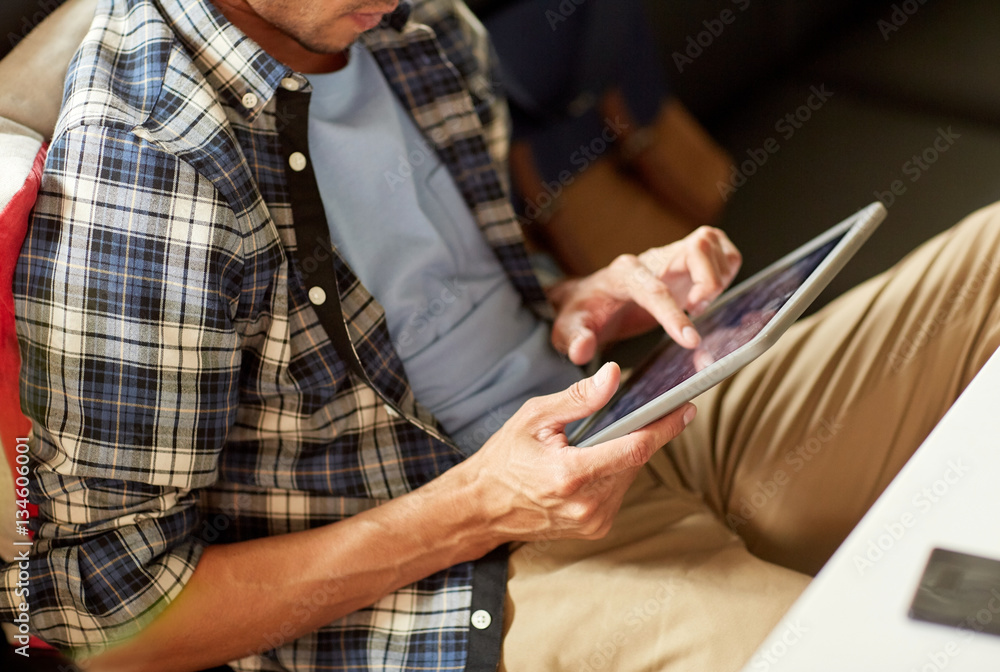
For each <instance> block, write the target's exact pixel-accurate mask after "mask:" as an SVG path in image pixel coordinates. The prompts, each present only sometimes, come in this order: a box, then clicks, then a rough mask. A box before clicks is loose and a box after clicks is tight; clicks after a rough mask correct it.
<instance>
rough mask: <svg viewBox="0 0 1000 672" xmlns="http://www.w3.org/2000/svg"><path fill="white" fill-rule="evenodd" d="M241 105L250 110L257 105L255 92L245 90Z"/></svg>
mask: <svg viewBox="0 0 1000 672" xmlns="http://www.w3.org/2000/svg"><path fill="white" fill-rule="evenodd" d="M242 103H243V107H245V108H247V109H250V110H252V109H253V108H255V107H257V94H254V93H250V92H247V93H245V94H243V100H242Z"/></svg>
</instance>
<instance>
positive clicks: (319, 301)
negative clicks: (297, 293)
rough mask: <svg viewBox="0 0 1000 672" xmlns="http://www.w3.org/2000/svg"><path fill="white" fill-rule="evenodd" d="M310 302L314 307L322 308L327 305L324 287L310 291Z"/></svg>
mask: <svg viewBox="0 0 1000 672" xmlns="http://www.w3.org/2000/svg"><path fill="white" fill-rule="evenodd" d="M309 300H310V301H311V302H312V304H313V305H314V306H322V305H323V304H324V303H326V292H325V291H323V288H322V287H313V288H311V289H310V290H309Z"/></svg>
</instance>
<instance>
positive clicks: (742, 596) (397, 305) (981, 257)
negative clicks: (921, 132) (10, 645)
mask: <svg viewBox="0 0 1000 672" xmlns="http://www.w3.org/2000/svg"><path fill="white" fill-rule="evenodd" d="M409 10H410V8H409V6H408V5H401V6H400V7H399V8H398V9H397V8H395V7H394V6H390V3H377V2H367V3H366V2H348V1H347V0H336V1H335V0H323V1H320V0H315V1H313V0H287V2H279V1H278V0H246V1H244V0H225V1H224V0H219V1H218V2H217V4H215V5H212V4H210V3H209V2H207V0H200V1H198V2H194V1H186V2H183V3H182V2H181V1H180V0H155V1H154V0H129V1H128V2H116V3H111V4H110V5H107V4H106V5H102V8H101V9H100V10H99V12H98V17H97V19H96V20H95V24H94V27H93V29H92V31H91V33H90V34H89V35H88V38H87V39H86V40H85V41H84V44H83V46H82V47H81V50H80V52H79V54H78V57H77V60H76V61H75V62H74V64H73V66H72V68H71V71H70V75H69V80H68V89H67V93H66V97H65V101H64V106H63V111H62V113H61V117H60V121H59V124H58V127H57V130H56V133H55V136H54V138H53V143H52V147H51V150H50V155H49V160H48V164H47V167H46V174H45V177H44V181H43V187H42V192H41V193H40V195H39V200H38V203H37V205H36V209H35V215H34V218H33V221H32V224H31V228H30V230H29V233H28V238H27V240H26V242H25V246H24V248H23V250H22V254H21V259H20V262H19V264H18V271H17V279H16V282H15V288H16V292H17V297H18V313H19V319H20V324H19V328H20V331H19V337H20V340H21V345H22V355H23V357H22V359H23V362H24V364H23V372H22V379H23V384H22V400H23V403H24V406H25V408H26V410H27V412H28V414H29V415H30V416H31V417H32V419H33V420H34V422H35V431H34V434H33V437H32V441H33V446H32V450H33V456H34V459H35V463H34V466H35V472H34V482H33V488H34V489H35V492H36V493H37V495H36V496H37V497H38V499H39V504H40V512H41V521H40V527H39V530H38V542H37V543H36V545H35V548H34V550H33V552H34V555H33V560H32V571H31V581H32V585H31V595H32V600H31V622H32V625H33V627H34V629H35V631H36V632H37V633H39V634H40V635H41V636H43V637H44V638H46V639H47V640H49V641H51V642H53V643H56V644H59V645H61V646H64V647H68V648H76V649H78V652H79V653H80V654H81V655H83V656H85V657H86V656H90V655H91V654H94V653H96V655H94V656H93V657H92V658H90V660H89V666H90V667H92V669H96V670H109V671H110V670H124V669H136V670H158V669H163V670H199V669H204V668H207V667H210V666H213V665H218V664H221V663H224V662H227V661H228V662H229V663H230V665H231V666H232V667H233V668H235V669H239V670H259V669H263V670H281V669H297V670H312V669H358V670H361V669H437V670H444V669H463V668H465V669H493V668H495V667H496V665H497V663H498V660H499V662H500V664H501V665H502V666H503V667H504V668H505V669H508V670H530V669H539V670H552V669H602V668H603V669H618V670H632V669H670V668H671V666H672V667H673V668H674V669H685V668H687V669H720V670H721V669H735V668H737V667H738V666H739V665H741V664H742V662H743V661H745V660H746V658H747V657H748V656H749V655H750V653H751V652H752V650H753V648H754V647H755V645H756V644H757V643H758V642H759V641H760V640H761V639H762V638H763V637H764V636H765V635H766V633H767V632H768V630H769V629H770V628H771V627H772V626H773V625H774V624H775V623H776V622H777V620H778V619H779V618H780V616H781V614H782V613H783V612H784V610H785V609H786V608H787V606H788V605H789V604H790V603H791V601H792V600H793V599H794V598H795V597H796V596H797V595H798V593H799V592H800V591H801V589H802V588H803V587H804V586H805V585H806V583H807V581H808V576H807V574H806V572H811V571H815V569H817V568H818V566H819V565H820V564H821V563H822V562H823V560H824V559H825V558H826V557H828V555H829V553H830V552H832V549H833V548H835V546H836V544H837V543H839V541H840V540H841V539H842V538H843V536H844V535H845V534H846V533H847V531H849V529H850V527H851V526H852V525H853V524H854V522H856V520H857V519H858V518H859V517H860V515H861V514H862V513H863V512H864V510H865V509H866V508H867V506H868V505H869V504H870V502H871V501H872V500H873V499H874V497H875V496H877V494H878V493H879V492H880V491H881V489H882V488H884V486H885V485H886V484H887V483H888V481H889V480H890V479H891V478H892V475H893V474H894V473H895V472H896V470H897V469H898V468H899V466H901V464H902V463H903V462H904V461H905V459H906V458H907V457H908V456H909V454H911V453H912V451H913V450H914V449H915V448H916V446H917V445H918V444H919V442H920V440H921V439H922V437H923V436H924V435H925V434H926V433H927V431H929V428H930V427H932V426H933V424H934V422H936V419H937V418H939V417H940V415H941V414H943V412H944V410H945V409H946V408H947V407H948V405H949V404H950V403H951V401H952V400H953V399H954V397H955V396H956V395H957V393H958V392H959V391H960V390H961V389H962V387H964V385H965V384H966V383H967V382H968V380H969V379H971V377H972V376H973V375H974V373H975V371H976V370H978V367H979V366H981V364H982V363H983V362H984V361H985V359H986V358H987V357H988V356H989V354H990V353H992V352H993V350H995V349H996V347H997V345H998V344H1000V316H998V315H997V308H996V303H997V301H996V299H997V296H998V295H1000V279H998V277H1000V272H998V268H1000V262H998V261H997V255H998V253H1000V243H998V241H997V237H998V235H1000V231H998V227H997V225H996V222H995V218H994V215H993V211H984V212H983V213H979V214H977V215H975V216H973V217H972V218H970V220H969V221H967V222H966V223H964V224H962V225H960V226H959V227H956V228H955V229H953V230H952V231H951V232H949V234H946V235H945V236H944V237H942V238H940V239H938V240H936V241H934V242H933V243H932V244H930V245H929V246H926V247H924V248H922V249H921V250H920V251H918V252H917V253H915V255H914V256H912V257H911V258H910V259H908V260H907V261H906V262H904V263H903V264H902V265H900V266H899V267H897V269H895V270H894V271H893V272H892V273H890V274H887V275H885V276H882V277H880V278H879V279H877V280H875V281H873V282H871V283H869V284H866V285H865V286H863V287H862V288H860V289H858V290H855V292H853V293H852V294H851V295H849V296H848V297H845V298H844V299H842V300H841V301H839V302H837V303H836V304H835V305H833V306H832V307H830V308H829V309H827V310H826V311H824V313H823V314H821V315H819V316H817V317H815V318H813V319H811V320H808V321H806V322H803V323H802V324H800V325H798V326H797V327H796V328H795V329H794V330H793V331H792V332H790V333H789V334H788V335H787V336H786V337H785V338H784V339H783V342H782V344H781V347H779V348H776V349H775V350H773V351H772V352H770V353H768V354H767V355H765V357H763V358H762V359H761V360H760V361H759V362H758V363H756V364H754V365H753V366H751V367H749V368H748V369H746V370H744V372H742V373H741V374H739V375H738V376H736V377H734V378H733V379H732V380H730V381H728V382H727V383H725V384H723V385H720V386H719V387H717V388H716V389H715V390H713V391H712V392H711V393H709V394H708V395H706V396H705V397H703V398H702V400H701V401H700V402H699V405H700V407H701V409H702V410H701V413H700V415H699V416H698V417H697V419H693V416H694V413H693V407H691V406H685V407H684V408H682V409H679V410H678V411H677V412H675V413H674V414H672V415H670V416H668V417H667V418H664V419H663V420H661V421H659V422H657V423H654V424H653V425H651V426H650V427H647V428H645V429H644V430H641V431H639V432H635V433H633V434H632V435H630V436H628V437H624V438H622V439H619V440H616V441H612V442H609V443H607V444H604V445H601V446H597V447H594V448H588V449H578V448H573V447H570V446H567V442H566V438H565V434H564V429H565V426H566V425H567V424H568V423H570V422H572V421H574V420H576V419H579V418H582V417H585V416H587V415H589V414H590V413H591V412H593V411H594V410H596V409H598V408H600V407H601V406H602V405H603V404H604V403H605V402H606V401H607V400H608V398H610V396H611V394H612V393H613V391H614V389H615V387H616V386H617V382H618V377H619V372H618V369H617V367H615V366H614V365H606V366H604V367H603V368H602V369H601V370H600V371H599V372H598V373H597V375H595V376H594V377H592V378H588V379H582V380H581V375H580V374H579V373H578V372H577V370H576V369H575V368H573V367H572V366H571V365H570V364H569V363H568V362H566V360H565V359H562V358H560V357H559V356H558V355H557V354H556V350H558V351H559V352H562V353H566V354H567V355H568V359H569V360H570V362H572V363H573V364H577V365H579V364H583V363H585V362H588V361H590V360H591V359H592V358H593V357H594V355H595V353H596V351H597V348H598V346H599V344H601V343H604V342H608V341H610V340H613V339H615V338H619V337H622V336H625V335H628V334H632V333H637V332H639V331H642V330H645V329H648V328H650V327H652V326H654V325H655V324H656V323H659V324H661V325H662V326H664V328H665V329H666V330H667V332H668V333H669V334H670V335H671V336H672V337H673V338H675V339H676V340H678V341H679V342H680V343H681V344H683V345H685V346H688V347H691V346H694V345H695V344H696V343H697V341H698V335H697V334H695V333H692V331H691V324H690V321H689V320H688V318H687V317H686V315H685V314H684V311H685V310H686V311H688V312H691V313H697V312H698V311H699V310H702V309H703V308H704V306H705V304H706V302H708V301H710V300H711V299H712V298H713V297H714V296H716V295H717V294H718V293H719V292H720V291H721V290H722V288H723V287H724V286H725V285H726V284H728V283H729V282H730V281H731V279H732V277H733V275H734V274H735V272H736V269H737V266H738V264H739V255H738V252H736V251H735V249H733V248H732V245H731V244H730V243H729V241H728V240H727V239H726V238H725V236H724V235H722V234H721V233H720V232H718V231H714V230H700V231H699V232H698V233H697V235H694V236H693V237H691V238H689V239H686V240H685V241H683V242H681V243H678V244H676V245H673V246H669V247H667V248H663V249H659V250H652V251H650V252H647V253H644V254H643V255H640V256H638V257H623V258H621V259H619V260H617V261H616V262H615V263H614V264H612V265H611V266H610V267H609V268H608V269H605V270H602V271H600V272H598V273H596V274H594V275H593V276H588V277H586V278H582V279H576V280H570V281H566V282H564V283H562V284H560V285H557V286H555V287H553V288H551V290H550V291H549V297H548V298H549V299H550V300H551V307H552V308H554V309H555V316H556V319H555V321H554V323H553V325H552V327H551V335H550V334H549V331H550V330H549V327H548V325H547V323H546V322H544V321H543V317H544V316H545V314H546V310H547V309H548V308H547V306H548V305H549V304H547V303H546V302H545V297H544V295H543V294H542V293H541V290H540V289H539V288H538V286H537V284H536V283H535V280H534V276H533V274H532V273H531V270H530V267H529V266H528V264H527V261H526V256H525V254H524V250H523V248H522V246H521V242H520V234H519V231H518V228H517V226H516V223H515V220H514V217H513V214H512V212H511V210H510V206H509V204H508V201H507V197H506V193H507V192H506V189H505V186H504V181H503V179H502V160H503V157H504V152H505V144H504V143H505V141H504V138H505V120H504V113H503V108H502V104H501V101H500V100H498V99H496V98H493V97H491V96H490V91H489V89H488V87H486V86H483V82H484V81H488V78H489V73H488V70H487V61H488V59H487V54H488V49H487V46H486V43H485V42H484V38H483V36H482V34H481V33H480V32H479V31H478V29H477V25H476V24H475V22H474V21H473V20H472V19H471V18H470V17H469V15H468V14H467V11H466V10H465V9H464V7H463V6H462V5H460V4H454V3H452V2H443V1H442V2H425V3H418V4H417V5H416V6H415V7H414V8H413V12H412V14H411V13H410V12H409ZM383 15H386V16H384V17H383ZM359 36H360V41H361V42H360V44H355V45H354V46H351V45H352V43H354V42H355V40H357V39H358V38H359ZM247 37H249V38H250V39H249V40H248V39H246V38H247ZM426 147H429V148H431V150H430V151H424V150H422V148H426ZM442 169H443V170H442ZM387 173H389V175H388V176H387ZM396 178H400V179H401V180H402V183H400V182H398V181H397V179H396ZM331 240H332V242H333V243H334V244H333V245H331ZM331 271H332V272H331ZM435 306H440V308H439V309H437V308H435ZM383 307H384V309H383ZM942 311H944V312H942ZM939 315H943V316H944V317H943V318H942V319H941V322H940V324H941V325H943V326H941V327H940V328H938V329H937V330H936V331H935V335H934V337H932V338H923V339H922V340H921V341H919V343H918V342H917V341H915V340H914V338H915V335H918V334H921V333H925V332H922V331H920V329H921V328H922V327H923V326H924V323H925V321H926V320H928V319H935V320H936V319H937V316H939ZM469 327H472V329H471V330H469ZM550 337H551V341H552V343H553V345H554V346H555V349H556V350H553V349H551V348H549V347H548V346H547V345H546V343H547V341H548V339H549V338H550ZM908 344H909V345H908ZM915 344H917V345H915ZM910 346H912V347H910ZM689 423H690V424H689ZM501 425H502V426H501ZM685 425H688V428H687V430H686V431H685V432H684V433H683V434H680V432H681V430H682V429H683V428H684V427H685ZM487 435H488V438H487ZM668 441H669V442H670V444H669V446H667V449H666V450H665V451H660V452H657V449H658V448H659V447H660V446H663V445H664V444H666V443H667V442H668ZM480 444H482V445H480ZM647 463H648V465H647ZM644 465H647V466H644ZM778 470H782V471H783V473H785V476H788V474H792V477H791V478H781V477H779V476H778ZM778 481H780V483H781V485H780V486H775V487H771V485H769V484H771V483H775V482H778ZM848 485H849V486H850V487H847V486H848ZM755 488H763V492H764V493H765V495H766V499H767V501H766V502H763V503H759V505H754V508H753V509H752V510H751V509H750V508H747V507H744V505H743V501H744V500H747V501H749V500H750V499H751V495H752V494H753V493H754V492H756V490H755ZM758 499H759V498H753V501H754V502H757V501H758ZM619 507H620V509H621V510H620V512H619ZM616 513H618V515H617V517H616ZM727 519H728V522H729V524H730V526H731V527H732V528H733V529H735V531H736V532H739V536H737V535H736V534H734V533H733V532H732V531H731V530H730V529H729V528H727V527H726V525H725V523H724V522H723V520H727ZM613 521H614V525H612V522H613ZM509 542H517V543H515V544H513V545H510V544H509ZM522 542H529V543H522ZM747 545H749V546H750V547H751V549H752V550H753V551H754V553H755V554H756V555H751V554H750V553H749V552H748V550H747ZM507 570H509V573H507V574H506V576H505V572H507ZM15 574H16V572H14V571H13V570H12V569H11V568H9V567H8V568H7V569H6V573H5V580H4V592H3V593H0V610H2V611H0V614H2V616H3V618H4V620H10V619H11V618H12V617H13V615H14V611H13V610H14V606H13V605H14V604H15V600H14V598H13V586H14V582H15V580H16V576H15ZM588 607H589V608H588ZM140 628H141V630H140ZM137 631H138V632H137ZM105 647H107V650H106V651H104V652H103V653H100V651H101V650H102V649H104V648H105Z"/></svg>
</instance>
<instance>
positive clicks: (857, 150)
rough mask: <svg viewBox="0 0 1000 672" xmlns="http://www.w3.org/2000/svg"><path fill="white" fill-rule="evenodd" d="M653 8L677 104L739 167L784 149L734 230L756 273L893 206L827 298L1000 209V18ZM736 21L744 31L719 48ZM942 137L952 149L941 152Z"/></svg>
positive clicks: (738, 208) (738, 195) (761, 168)
mask: <svg viewBox="0 0 1000 672" xmlns="http://www.w3.org/2000/svg"><path fill="white" fill-rule="evenodd" d="M646 5H647V9H648V12H649V14H650V17H651V19H652V21H653V22H654V24H655V26H656V30H657V34H658V35H659V37H660V38H661V51H662V58H663V62H664V64H665V69H666V72H667V73H668V76H669V77H670V79H671V83H672V86H673V89H674V91H675V92H676V94H677V95H678V96H679V97H680V99H681V100H683V101H684V102H685V104H687V105H688V107H689V108H691V109H692V110H693V111H694V112H695V114H696V115H697V116H698V117H699V118H700V119H701V120H702V122H703V123H704V124H705V125H706V126H707V127H708V128H709V130H710V131H711V132H712V133H713V135H714V136H715V137H716V138H717V139H718V140H719V141H720V142H721V143H722V144H723V146H724V147H726V149H727V150H728V151H729V152H730V153H731V154H732V155H733V157H734V159H735V160H736V162H737V163H738V164H742V163H743V162H745V161H746V160H748V159H751V153H755V154H756V155H757V156H760V154H759V152H758V151H757V150H759V148H760V147H761V146H762V145H763V143H764V141H765V140H767V139H768V138H774V139H775V140H776V141H777V142H778V144H779V146H780V149H779V151H777V152H776V153H774V154H771V155H768V156H767V160H766V162H764V163H763V165H757V166H756V167H754V168H753V172H754V174H753V175H747V176H746V183H745V184H743V185H742V186H740V187H739V188H738V189H736V191H735V193H733V194H731V198H730V200H729V203H728V206H727V210H726V213H725V215H724V218H723V221H722V226H723V228H725V229H726V230H727V231H728V232H729V233H730V235H731V236H732V237H733V238H734V240H735V241H736V242H737V244H738V245H740V247H741V248H742V249H743V250H744V254H745V257H746V267H747V270H748V271H749V270H754V269H756V268H759V267H761V266H763V265H764V264H766V263H767V262H768V261H769V260H771V259H774V258H775V257H776V256H777V252H776V250H777V251H784V250H788V249H791V248H792V247H794V246H795V245H796V244H798V243H800V242H802V241H804V240H806V239H808V238H809V237H811V236H812V235H814V234H815V233H817V232H818V231H820V230H822V229H824V228H826V227H827V226H829V225H831V224H833V223H835V222H837V221H839V220H840V219H842V218H843V217H845V216H846V215H848V214H849V213H851V212H853V211H854V210H856V209H857V208H859V207H860V206H862V205H864V204H866V203H868V202H871V201H872V200H875V199H876V198H877V197H881V198H882V199H883V200H885V202H886V205H888V206H889V217H888V219H887V220H886V222H885V224H883V226H882V228H881V230H880V231H879V232H877V233H876V235H875V236H874V237H873V239H872V240H871V242H870V243H869V244H868V245H867V246H866V247H865V248H864V249H863V250H862V251H861V252H860V253H859V255H858V257H857V258H856V260H855V261H854V262H852V264H851V265H850V266H849V267H848V268H847V269H845V271H844V273H843V274H842V276H841V277H840V278H839V279H838V280H836V281H835V283H834V286H833V287H832V288H831V290H830V291H829V292H828V293H827V295H826V297H827V298H828V297H829V296H831V295H833V294H835V293H838V292H840V291H843V290H844V289H846V288H848V287H850V286H852V285H854V284H856V283H857V282H858V281H859V280H861V279H863V278H865V277H868V276H870V275H872V274H874V273H876V272H878V271H880V270H882V269H884V268H887V267H888V266H889V265H891V264H892V263H893V262H895V261H896V260H898V259H899V258H901V257H902V256H903V255H904V254H905V253H906V252H907V251H908V250H910V249H912V248H913V247H914V246H915V245H917V244H919V243H920V242H922V241H923V240H926V239H927V238H929V237H931V236H932V235H934V234H935V233H937V232H939V231H941V230H943V229H944V228H946V227H948V226H950V225H951V224H952V223H954V222H956V221H957V220H958V219H959V218H961V217H962V216H964V215H965V214H968V213H969V212H971V211H973V210H975V209H977V208H979V207H982V206H984V205H987V204H989V203H991V202H993V201H994V200H997V199H998V198H1000V41H998V40H997V37H996V28H997V27H998V22H997V16H998V14H997V5H996V4H995V2H989V1H988V0H954V1H952V2H940V1H938V0H925V2H923V3H921V2H919V0H908V1H907V2H900V1H899V0H894V1H893V2H884V1H878V2H870V1H869V2H857V1H852V0H825V1H821V2H809V3H803V2H793V1H792V0H739V2H737V1H736V0H697V1H696V0H647V2H646ZM741 6H745V7H746V9H745V10H741V9H740V7H741ZM724 10H729V11H730V12H732V14H733V16H732V19H733V20H732V22H731V23H730V24H728V25H725V26H724V27H723V29H722V30H721V32H719V30H718V29H719V23H718V22H717V21H716V20H717V19H719V17H720V15H721V13H722V12H723V11H724ZM706 22H708V25H706ZM710 27H712V28H715V29H716V32H719V34H718V35H715V34H712V33H711V31H709V32H707V33H706V31H708V29H709V28H710ZM699 34H700V35H699ZM709 36H711V41H709V39H708V38H709ZM699 39H700V44H698V40H699ZM692 40H693V41H695V44H697V45H698V46H699V47H701V53H700V54H699V55H697V57H695V58H693V59H692V61H693V62H691V63H687V62H686V61H684V60H683V59H682V58H680V59H678V58H676V56H675V54H682V55H685V56H686V55H687V54H688V53H691V54H694V53H697V51H698V48H697V47H692V46H691V42H692ZM705 44H707V46H701V45H705ZM688 49H690V50H691V51H690V52H687V50H688ZM678 64H679V65H680V67H679V66H678ZM812 87H824V88H825V90H826V91H830V92H832V96H831V97H830V98H829V100H827V101H826V102H824V103H823V104H822V106H820V107H819V109H817V110H809V113H810V115H809V118H808V120H807V121H804V122H801V127H800V128H794V129H793V130H794V134H793V135H791V137H786V136H787V133H788V126H787V124H786V125H784V126H782V127H781V130H782V131H784V133H779V132H778V130H776V127H775V126H776V124H778V123H780V122H781V120H782V119H784V118H785V115H787V114H795V113H796V111H797V110H799V108H800V106H802V105H803V104H804V103H806V102H807V101H808V99H809V96H810V92H811V88H812ZM815 100H816V99H814V102H815ZM800 116H801V117H804V116H806V115H804V114H802V115H800ZM949 129H950V132H949ZM942 131H943V132H944V134H945V135H947V136H948V137H949V138H950V143H949V144H948V145H947V147H948V148H947V150H946V151H945V152H937V151H936V150H935V149H933V147H934V142H935V139H936V138H937V137H939V134H941V132H942ZM938 144H939V146H944V145H945V142H944V141H940V142H939V143H938ZM914 157H917V158H916V160H914ZM932 159H933V161H931V160H932ZM921 164H922V165H923V166H924V167H921ZM748 167H749V166H748ZM897 181H898V183H897V185H896V186H897V191H900V192H902V193H901V194H899V195H896V194H892V192H891V186H892V185H893V183H894V182H897Z"/></svg>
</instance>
